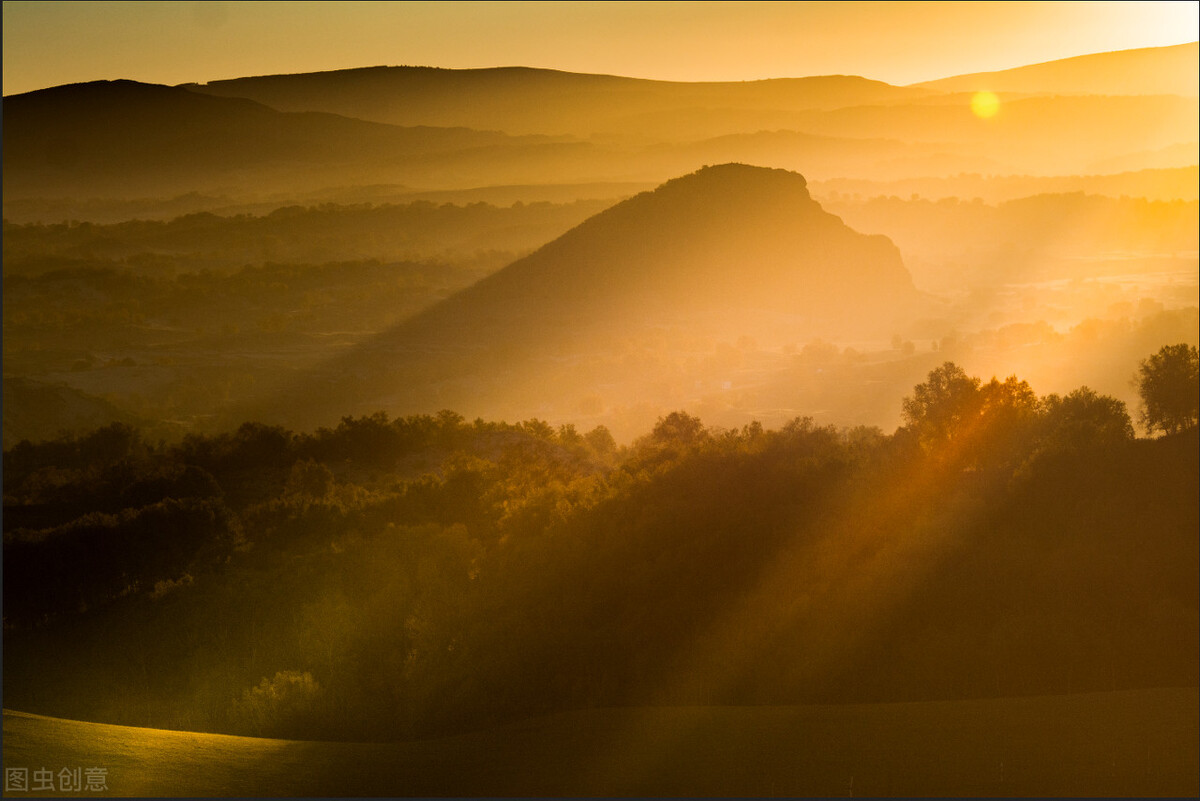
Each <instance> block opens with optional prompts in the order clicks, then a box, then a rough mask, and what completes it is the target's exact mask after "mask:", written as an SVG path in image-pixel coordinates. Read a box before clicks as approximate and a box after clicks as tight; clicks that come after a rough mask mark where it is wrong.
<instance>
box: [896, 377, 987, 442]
mask: <svg viewBox="0 0 1200 801" xmlns="http://www.w3.org/2000/svg"><path fill="white" fill-rule="evenodd" d="M981 405H982V398H981V397H980V391H979V379H978V378H972V377H971V376H969V375H967V373H966V371H965V370H963V369H962V368H961V367H959V366H958V365H957V364H955V363H954V362H946V363H945V364H943V365H942V366H941V367H937V368H935V369H933V370H931V371H930V372H929V380H928V381H926V382H925V383H924V384H918V385H917V386H915V387H913V394H912V396H911V397H907V398H905V399H904V406H903V413H904V422H905V425H907V426H908V427H909V429H911V430H912V431H913V432H915V433H916V434H917V436H918V437H919V438H920V440H921V442H922V444H925V445H934V444H937V443H941V442H947V441H949V440H951V439H954V437H955V435H956V434H958V433H959V432H960V431H962V430H963V428H964V427H965V426H967V425H968V424H969V423H971V422H972V421H974V420H975V419H977V418H978V416H979V412H980V407H981Z"/></svg>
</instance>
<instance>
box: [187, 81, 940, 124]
mask: <svg viewBox="0 0 1200 801" xmlns="http://www.w3.org/2000/svg"><path fill="white" fill-rule="evenodd" d="M185 86H186V87H187V88H188V89H191V90H192V91H195V92H203V93H206V94H213V95H222V96H225V97H245V98H251V99H253V100H257V101H258V102H260V103H263V104H265V105H268V106H271V107H272V108H276V109H279V110H281V111H328V112H332V113H336V114H344V115H346V116H349V117H357V118H359V119H364V120H374V121H376V122H387V123H391V124H393V125H448V126H459V125H462V126H466V127H469V128H485V129H493V128H494V129H498V130H503V131H507V132H510V133H556V134H572V135H575V136H583V137H587V136H592V135H594V134H607V135H611V134H621V135H626V136H628V135H630V133H631V129H636V131H638V132H639V133H637V134H635V136H636V137H637V138H646V137H661V136H664V135H665V136H670V137H672V138H674V137H676V136H679V135H685V136H686V133H687V131H686V129H685V128H683V127H682V126H681V122H689V121H688V119H687V114H688V113H689V112H692V111H694V110H697V109H719V110H722V112H723V114H722V117H723V118H724V122H723V123H722V124H721V125H722V126H723V127H725V128H726V130H712V131H709V132H708V133H693V135H692V137H691V138H697V137H698V136H704V135H708V136H717V135H720V134H723V133H734V132H737V131H740V130H743V129H744V126H745V125H746V119H747V118H750V119H754V120H758V121H761V120H765V119H769V118H771V116H770V115H775V116H774V118H775V119H778V114H779V113H780V112H787V111H793V110H796V109H833V108H840V107H842V106H847V105H866V104H885V103H894V102H903V101H906V100H909V99H912V98H916V97H921V96H924V95H926V94H929V92H928V91H926V90H921V89H908V88H903V87H897V86H891V85H890V84H886V83H882V82H880V81H872V80H868V79H866V78H861V77H858V76H847V75H828V76H817V77H808V78H782V79H774V80H765V81H750V82H745V81H743V82H729V83H679V82H669V81H650V80H643V79H637V78H625V77H619V76H614V75H586V74H577V73H569V72H559V71H556V70H545V69H530V68H526V67H502V68H493V69H473V70H451V69H436V68H433V67H369V68H363V69H350V70H336V71H332V72H319V73H307V74H299V75H267V76H259V77H252V78H237V79H233V80H225V81H211V82H209V83H206V84H185ZM764 114H766V115H768V116H766V117H764V116H763V115H764ZM418 120H420V122H417V121H418ZM652 120H657V124H648V123H651V121H652Z"/></svg>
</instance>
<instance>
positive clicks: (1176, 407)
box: [1136, 343, 1200, 434]
mask: <svg viewBox="0 0 1200 801" xmlns="http://www.w3.org/2000/svg"><path fill="white" fill-rule="evenodd" d="M1136 381H1137V387H1138V393H1139V394H1140V395H1141V396H1142V414H1141V422H1142V425H1144V426H1145V427H1146V430H1147V431H1150V432H1154V431H1161V432H1163V433H1164V434H1174V433H1177V432H1179V431H1183V430H1184V429H1187V428H1191V427H1192V426H1194V425H1196V422H1197V419H1198V418H1200V357H1198V355H1197V351H1196V348H1195V346H1188V345H1187V344H1185V343H1180V344H1178V345H1164V346H1163V347H1162V348H1161V349H1160V350H1159V351H1158V353H1155V354H1154V355H1152V356H1150V357H1149V358H1148V359H1145V360H1143V361H1142V363H1141V366H1140V367H1139V368H1138V374H1137V379H1136Z"/></svg>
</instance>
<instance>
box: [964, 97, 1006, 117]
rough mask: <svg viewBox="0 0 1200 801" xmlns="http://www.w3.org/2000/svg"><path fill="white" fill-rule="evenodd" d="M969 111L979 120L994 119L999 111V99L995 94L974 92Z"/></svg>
mask: <svg viewBox="0 0 1200 801" xmlns="http://www.w3.org/2000/svg"><path fill="white" fill-rule="evenodd" d="M971 111H972V112H973V113H974V114H975V116H976V117H979V118H981V119H985V120H986V119H990V118H991V117H995V116H996V114H997V113H998V112H999V111H1000V98H999V97H997V96H996V93H995V92H988V91H983V92H976V93H975V94H974V95H972V96H971Z"/></svg>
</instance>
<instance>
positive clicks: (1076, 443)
mask: <svg viewBox="0 0 1200 801" xmlns="http://www.w3.org/2000/svg"><path fill="white" fill-rule="evenodd" d="M1044 403H1045V410H1046V415H1045V425H1044V428H1045V431H1044V434H1043V437H1044V440H1045V442H1044V444H1043V448H1051V447H1065V448H1071V449H1079V448H1083V447H1087V446H1102V447H1111V446H1113V445H1116V444H1119V443H1121V442H1127V441H1129V440H1131V439H1133V424H1132V423H1131V422H1130V421H1129V413H1128V412H1127V411H1126V410H1125V402H1124V401H1120V400H1117V399H1116V398H1113V397H1111V396H1109V395H1100V394H1098V393H1096V392H1095V391H1093V390H1092V389H1089V388H1088V387H1080V388H1079V389H1077V390H1075V391H1074V392H1072V393H1071V394H1069V395H1067V396H1066V397H1065V398H1063V397H1059V396H1058V395H1047V396H1046V398H1045V401H1044Z"/></svg>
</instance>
